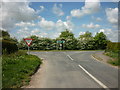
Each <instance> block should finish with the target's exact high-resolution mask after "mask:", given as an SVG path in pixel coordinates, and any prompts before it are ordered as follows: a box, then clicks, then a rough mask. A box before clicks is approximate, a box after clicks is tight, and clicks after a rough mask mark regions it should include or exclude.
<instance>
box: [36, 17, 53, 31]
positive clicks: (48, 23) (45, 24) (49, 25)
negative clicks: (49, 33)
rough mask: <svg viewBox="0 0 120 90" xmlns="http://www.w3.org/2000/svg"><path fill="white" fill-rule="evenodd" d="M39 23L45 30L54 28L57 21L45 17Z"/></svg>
mask: <svg viewBox="0 0 120 90" xmlns="http://www.w3.org/2000/svg"><path fill="white" fill-rule="evenodd" d="M38 24H39V25H40V27H41V28H43V29H44V30H53V28H54V27H55V23H54V22H53V21H47V20H45V19H44V18H42V20H41V21H40V22H39V23H38Z"/></svg>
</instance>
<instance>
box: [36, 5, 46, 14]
mask: <svg viewBox="0 0 120 90" xmlns="http://www.w3.org/2000/svg"><path fill="white" fill-rule="evenodd" d="M44 10H45V7H44V6H40V10H37V13H41V12H43V11H44Z"/></svg>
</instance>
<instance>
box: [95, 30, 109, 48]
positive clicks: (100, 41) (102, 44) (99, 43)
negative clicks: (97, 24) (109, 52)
mask: <svg viewBox="0 0 120 90" xmlns="http://www.w3.org/2000/svg"><path fill="white" fill-rule="evenodd" d="M94 40H95V43H96V45H95V46H96V49H106V46H107V42H108V40H107V37H106V35H105V34H104V33H103V32H100V33H97V34H96V35H95V37H94Z"/></svg>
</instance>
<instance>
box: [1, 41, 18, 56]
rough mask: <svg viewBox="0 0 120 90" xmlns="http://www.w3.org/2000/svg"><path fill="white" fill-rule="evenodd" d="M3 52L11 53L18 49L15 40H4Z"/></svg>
mask: <svg viewBox="0 0 120 90" xmlns="http://www.w3.org/2000/svg"><path fill="white" fill-rule="evenodd" d="M1 42H2V54H10V53H14V52H16V51H18V47H17V45H16V43H15V42H11V41H7V40H2V41H0V43H1Z"/></svg>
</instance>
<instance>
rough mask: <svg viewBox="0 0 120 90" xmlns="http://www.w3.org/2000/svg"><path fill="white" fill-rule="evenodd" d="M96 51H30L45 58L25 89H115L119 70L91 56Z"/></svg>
mask: <svg viewBox="0 0 120 90" xmlns="http://www.w3.org/2000/svg"><path fill="white" fill-rule="evenodd" d="M95 52H98V51H60V52H59V51H49V52H47V51H43V52H31V54H34V55H37V56H38V57H40V58H43V59H44V60H43V65H42V66H41V68H40V69H39V70H38V72H37V73H36V74H35V75H33V77H32V79H31V82H30V85H28V86H27V87H26V88H118V69H117V68H114V67H111V66H110V65H107V64H105V63H101V62H99V61H97V60H95V59H93V58H92V57H91V54H93V53H95Z"/></svg>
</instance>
